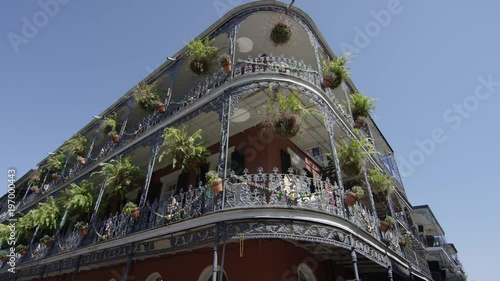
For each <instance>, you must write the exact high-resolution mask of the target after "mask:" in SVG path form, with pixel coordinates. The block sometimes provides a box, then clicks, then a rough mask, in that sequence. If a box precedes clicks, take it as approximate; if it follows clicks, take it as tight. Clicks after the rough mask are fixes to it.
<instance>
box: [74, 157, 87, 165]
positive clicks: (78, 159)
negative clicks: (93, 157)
mask: <svg viewBox="0 0 500 281" xmlns="http://www.w3.org/2000/svg"><path fill="white" fill-rule="evenodd" d="M76 161H78V164H80V165H85V164H86V163H87V160H85V158H83V157H82V156H77V157H76Z"/></svg>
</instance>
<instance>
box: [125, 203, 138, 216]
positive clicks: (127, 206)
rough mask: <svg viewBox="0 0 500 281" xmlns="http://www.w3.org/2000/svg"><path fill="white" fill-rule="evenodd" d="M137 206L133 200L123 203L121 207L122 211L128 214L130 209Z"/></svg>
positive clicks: (130, 211)
mask: <svg viewBox="0 0 500 281" xmlns="http://www.w3.org/2000/svg"><path fill="white" fill-rule="evenodd" d="M135 208H137V204H135V203H134V202H130V201H129V202H128V203H127V204H125V206H124V207H123V213H125V214H127V215H130V214H131V213H132V211H133V210H134V209H135Z"/></svg>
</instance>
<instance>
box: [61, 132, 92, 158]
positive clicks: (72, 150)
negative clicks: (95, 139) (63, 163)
mask: <svg viewBox="0 0 500 281" xmlns="http://www.w3.org/2000/svg"><path fill="white" fill-rule="evenodd" d="M86 143H87V138H86V137H84V136H82V135H81V134H76V135H74V136H73V137H72V138H71V139H69V140H67V141H66V142H65V143H64V145H63V147H62V149H61V150H62V151H63V153H64V154H65V155H76V160H77V161H78V163H79V164H80V165H85V164H86V160H85V158H84V157H83V155H84V154H85V149H86Z"/></svg>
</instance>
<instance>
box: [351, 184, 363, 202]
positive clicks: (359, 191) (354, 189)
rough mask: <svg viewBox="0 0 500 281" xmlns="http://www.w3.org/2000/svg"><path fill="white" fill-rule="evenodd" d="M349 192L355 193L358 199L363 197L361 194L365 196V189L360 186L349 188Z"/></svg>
mask: <svg viewBox="0 0 500 281" xmlns="http://www.w3.org/2000/svg"><path fill="white" fill-rule="evenodd" d="M351 192H352V193H354V194H356V197H358V199H361V198H363V196H365V191H364V190H363V188H362V187H361V186H353V187H352V188H351Z"/></svg>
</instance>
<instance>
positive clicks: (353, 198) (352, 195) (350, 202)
mask: <svg viewBox="0 0 500 281" xmlns="http://www.w3.org/2000/svg"><path fill="white" fill-rule="evenodd" d="M364 195H365V191H364V190H363V188H362V187H361V186H353V187H352V188H351V190H348V191H347V192H346V195H345V199H344V201H345V204H346V205H347V206H349V207H352V206H354V204H355V203H356V202H358V200H359V199H361V198H363V196H364Z"/></svg>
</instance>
